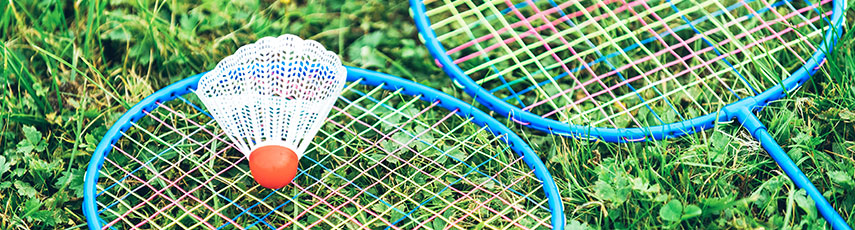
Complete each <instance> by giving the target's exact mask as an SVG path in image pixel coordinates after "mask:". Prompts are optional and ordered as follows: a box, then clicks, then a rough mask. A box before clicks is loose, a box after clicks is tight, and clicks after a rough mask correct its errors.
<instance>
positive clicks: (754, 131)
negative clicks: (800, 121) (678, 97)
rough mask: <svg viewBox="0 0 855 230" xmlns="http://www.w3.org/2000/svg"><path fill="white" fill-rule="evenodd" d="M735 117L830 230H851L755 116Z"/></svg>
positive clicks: (741, 112) (739, 114)
mask: <svg viewBox="0 0 855 230" xmlns="http://www.w3.org/2000/svg"><path fill="white" fill-rule="evenodd" d="M735 115H736V119H737V120H739V122H740V123H742V125H743V126H744V127H745V128H746V129H748V131H749V132H751V135H752V136H754V138H756V139H757V140H758V141H760V145H762V146H763V149H765V150H766V152H768V153H769V155H770V156H772V159H774V160H775V162H776V163H778V166H779V167H781V169H783V170H784V173H786V174H787V176H789V177H790V180H792V181H793V183H794V184H796V186H798V187H799V188H802V189H804V190H805V191H807V194H808V195H809V196H810V198H811V199H813V201H814V202H815V203H816V209H818V210H819V213H820V214H822V217H824V218H825V220H826V221H828V223H829V224H831V228H832V229H835V230H852V228H851V227H849V224H847V223H846V220H844V219H843V217H841V216H840V214H838V213H837V211H836V210H834V207H832V206H831V204H830V203H828V200H826V199H825V197H824V196H822V193H820V192H819V190H817V189H816V186H814V185H813V183H811V182H810V179H808V178H807V176H805V174H804V173H803V172H802V170H800V169H799V167H798V166H796V163H795V162H793V160H792V159H790V157H789V156H787V153H786V152H784V149H782V148H781V146H780V145H778V143H777V142H775V139H773V138H772V135H769V131H767V130H766V126H764V125H763V123H760V119H758V118H757V116H755V115H754V114H753V113H751V111H750V110H748V109H747V108H744V109H740V110H738V111H737V114H735Z"/></svg>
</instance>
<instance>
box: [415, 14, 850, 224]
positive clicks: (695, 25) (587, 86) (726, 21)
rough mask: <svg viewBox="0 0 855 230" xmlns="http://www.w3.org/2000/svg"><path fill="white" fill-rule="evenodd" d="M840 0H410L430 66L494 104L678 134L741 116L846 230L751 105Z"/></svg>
mask: <svg viewBox="0 0 855 230" xmlns="http://www.w3.org/2000/svg"><path fill="white" fill-rule="evenodd" d="M843 4H844V1H843V0H815V1H801V0H724V1H721V0H663V1H648V0H583V1H555V0H513V1H512V0H496V1H476V0H459V1H452V0H410V5H411V10H412V13H413V17H414V19H415V22H416V25H417V26H418V29H419V31H420V35H421V37H422V38H423V40H424V43H425V45H426V46H427V48H428V49H429V51H430V53H431V54H432V55H433V56H434V57H435V58H436V61H437V64H438V65H440V66H441V67H442V69H443V70H444V71H445V72H446V73H447V74H448V75H450V76H451V78H452V79H453V80H454V82H455V83H456V84H458V85H459V86H460V87H462V88H463V90H464V91H466V92H467V93H469V94H470V95H472V96H473V97H475V98H476V100H478V102H480V103H481V104H484V105H486V106H487V107H489V108H490V109H491V110H493V111H496V112H498V113H499V114H501V115H503V116H506V117H509V118H510V119H512V120H513V121H515V122H517V123H520V124H522V125H526V126H528V127H531V128H533V129H536V130H541V131H544V132H547V133H550V134H556V135H562V136H572V137H577V138H582V139H599V140H605V141H609V142H630V141H643V140H659V139H667V138H674V137H678V136H682V135H687V134H691V133H694V132H698V131H702V130H705V129H709V128H712V127H714V126H715V125H716V123H717V122H726V121H731V120H734V119H735V120H737V121H739V123H740V124H742V126H744V127H745V128H746V129H747V130H748V131H749V132H750V133H751V134H752V135H753V136H754V137H755V138H756V139H758V140H759V141H760V143H761V145H762V146H763V148H764V149H766V151H767V152H768V153H769V154H770V155H771V156H772V158H773V159H774V160H775V162H777V163H778V165H779V166H780V167H781V168H782V169H783V171H784V172H785V173H786V174H787V175H788V176H789V177H790V179H792V180H793V182H794V183H795V184H796V185H797V186H798V187H800V188H803V189H805V190H806V191H807V193H808V194H809V195H810V197H811V198H813V200H814V201H815V202H816V204H817V208H818V209H819V212H820V213H821V214H822V215H823V217H825V219H826V220H828V222H829V223H830V224H831V226H832V227H834V228H835V229H850V228H849V226H848V225H847V224H846V222H845V221H844V220H843V218H841V217H840V215H839V214H838V213H837V212H836V211H835V210H834V209H833V208H832V207H831V205H830V204H829V203H828V201H826V199H825V197H823V196H822V194H821V193H820V192H819V191H818V190H817V189H816V188H815V186H814V185H813V184H811V182H810V181H809V180H808V178H807V177H806V176H805V175H804V173H802V172H801V171H800V170H799V168H798V167H797V166H796V165H795V163H793V161H792V160H791V159H790V158H789V157H788V156H787V155H786V154H785V152H784V151H783V149H781V147H780V146H779V145H778V144H777V143H776V142H775V140H773V139H772V137H771V136H770V135H769V133H768V131H767V130H766V128H765V127H764V126H763V124H762V123H761V122H760V120H759V119H758V118H757V117H756V116H755V115H754V114H753V112H754V111H757V110H758V109H760V108H762V107H764V106H766V105H768V104H769V103H770V102H772V101H775V100H777V99H780V98H783V97H784V96H786V95H788V94H790V93H792V92H793V91H794V90H796V89H797V88H799V86H801V85H802V84H804V83H805V81H807V80H808V79H809V78H810V76H811V75H813V74H814V73H815V72H816V71H817V70H818V69H819V66H820V65H821V64H822V63H823V61H824V60H825V53H826V52H827V51H829V50H830V49H831V48H832V47H834V45H835V44H836V41H837V40H836V39H837V37H839V36H840V33H841V32H842V31H841V25H842V23H843V9H844V6H843Z"/></svg>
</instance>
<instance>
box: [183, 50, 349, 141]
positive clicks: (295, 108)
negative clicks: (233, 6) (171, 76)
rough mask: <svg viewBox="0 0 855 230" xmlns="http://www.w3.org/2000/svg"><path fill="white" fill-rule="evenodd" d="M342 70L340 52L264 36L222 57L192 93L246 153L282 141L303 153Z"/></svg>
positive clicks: (342, 75)
mask: <svg viewBox="0 0 855 230" xmlns="http://www.w3.org/2000/svg"><path fill="white" fill-rule="evenodd" d="M346 75H347V74H346V71H345V68H344V66H342V64H341V60H340V59H339V58H338V56H336V54H335V53H333V52H331V51H328V50H326V49H325V48H324V47H323V46H322V45H321V44H319V43H317V42H315V41H312V40H302V39H300V38H299V37H297V36H294V35H282V36H279V37H275V38H274V37H265V38H262V39H260V40H258V41H257V42H256V43H253V44H249V45H245V46H243V47H241V48H239V49H238V50H237V51H236V52H235V54H233V55H231V56H228V57H226V58H225V59H223V60H222V61H220V63H218V64H217V66H216V67H215V68H214V70H212V71H210V72H208V73H207V74H205V75H204V76H202V78H201V79H200V80H199V88H198V89H197V91H196V93H197V95H198V96H199V99H200V100H201V101H202V103H203V104H205V106H206V107H207V108H208V110H209V111H210V112H211V116H213V117H214V119H215V120H216V122H217V124H218V125H219V126H220V127H221V128H222V129H223V130H224V132H225V133H226V135H227V136H228V137H229V138H230V140H231V141H232V142H233V143H234V144H235V146H236V147H237V148H238V149H239V150H240V151H241V152H243V153H244V154H245V155H246V156H249V154H250V153H251V152H252V151H253V150H255V149H257V148H259V147H262V146H267V145H280V146H284V147H287V148H290V149H291V150H293V151H294V152H295V153H296V154H297V156H298V157H302V156H303V153H304V152H305V151H306V149H307V148H308V145H309V144H310V143H311V140H312V138H314V136H315V134H317V132H318V130H319V129H320V127H321V126H322V124H323V122H324V120H326V117H327V115H328V114H329V111H330V109H332V105H333V103H334V102H335V101H336V98H337V97H338V96H339V95H340V94H341V90H342V88H343V87H344V83H345V78H346Z"/></svg>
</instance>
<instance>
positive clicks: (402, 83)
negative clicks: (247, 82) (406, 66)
mask: <svg viewBox="0 0 855 230" xmlns="http://www.w3.org/2000/svg"><path fill="white" fill-rule="evenodd" d="M347 71H348V82H349V83H348V84H347V85H346V86H345V89H344V91H343V94H342V97H340V98H339V101H337V103H336V106H335V107H334V109H333V111H332V112H331V114H330V116H329V117H328V122H327V124H326V125H325V127H324V128H323V129H322V131H321V132H319V133H318V138H316V139H315V141H314V142H315V144H313V145H312V146H311V147H310V149H309V150H308V151H307V152H306V155H305V156H304V157H303V159H301V163H300V166H299V167H300V169H299V172H298V175H297V177H296V178H295V179H294V182H293V183H292V184H293V186H291V185H289V187H286V188H283V189H279V190H269V189H264V188H262V187H260V186H259V185H257V184H255V183H254V182H252V179H251V176H250V174H249V169H248V166H247V164H246V163H245V161H246V159H245V157H244V156H243V155H242V154H241V153H239V151H237V150H236V149H235V148H234V146H233V145H230V143H229V141H228V138H227V137H226V136H225V135H224V133H222V131H221V130H218V129H217V126H216V123H215V122H214V121H213V120H212V119H211V118H210V115H209V114H207V112H206V111H205V110H204V109H202V108H203V107H202V105H201V103H199V102H198V101H197V99H195V98H194V97H195V96H194V95H193V94H194V93H193V92H194V90H195V87H196V83H197V82H198V80H199V79H200V77H201V76H202V74H199V75H195V76H192V77H189V78H187V79H184V80H182V81H179V82H176V83H174V84H172V85H170V86H167V87H165V88H163V89H161V90H159V91H157V92H155V93H154V94H152V95H150V96H148V97H146V98H145V99H144V100H142V101H141V102H139V103H137V104H136V105H135V106H133V107H132V108H131V109H129V110H128V112H126V113H125V114H124V115H123V116H122V117H121V118H119V120H118V121H117V122H116V123H115V124H114V125H113V126H112V127H111V128H110V129H109V131H108V132H107V134H106V135H105V137H104V138H103V139H102V140H101V142H100V143H99V145H98V147H97V148H96V150H95V152H94V153H93V156H92V158H91V160H90V162H89V166H88V168H87V172H86V175H85V189H84V202H83V210H84V214H85V215H86V217H87V222H88V224H89V227H90V229H104V228H110V229H121V228H133V227H141V228H216V229H222V228H233V229H244V228H250V227H253V226H254V227H258V228H274V229H282V228H285V227H301V228H331V227H332V228H377V227H385V228H387V229H388V228H393V229H400V228H407V229H410V228H425V227H436V226H442V225H443V224H445V226H447V227H456V228H464V227H465V226H467V224H471V223H473V222H481V221H483V224H486V225H488V226H489V225H499V224H502V225H504V224H508V225H510V226H515V227H517V228H561V227H563V226H564V214H563V213H564V212H563V207H562V204H561V202H560V199H559V196H558V191H557V187H556V186H555V183H554V181H553V180H552V177H551V176H550V174H549V172H548V171H547V170H546V168H545V167H544V165H543V163H542V162H541V161H540V158H539V157H537V155H536V154H535V153H534V152H533V150H532V149H531V148H530V147H529V146H528V145H527V144H526V143H525V142H524V141H523V140H522V139H521V138H520V137H519V136H517V135H515V134H514V133H513V132H511V131H510V130H509V129H508V128H507V127H505V126H503V125H502V124H501V123H499V122H498V121H497V120H495V119H493V118H491V117H490V116H488V115H487V114H486V113H484V112H482V111H480V110H478V109H477V108H474V107H473V106H472V105H470V104H468V103H465V102H462V101H460V100H458V99H455V98H453V97H451V96H449V95H447V94H444V93H441V92H439V91H438V90H435V89H431V88H428V87H426V86H422V85H419V84H417V83H414V82H411V81H408V80H404V79H400V78H397V77H394V76H390V75H386V74H381V73H377V72H373V71H367V70H362V69H357V68H351V67H348V68H347ZM330 130H332V131H330ZM408 137H410V138H409V139H408ZM167 138H179V139H180V140H179V141H175V142H168V141H161V140H163V139H167ZM490 148H495V149H496V151H495V152H490V151H491V150H490ZM170 155H171V156H170ZM440 162H442V163H440ZM443 163H444V164H443ZM445 164H448V165H445ZM446 166H448V167H446ZM360 172H361V173H360ZM384 173H385V174H384ZM415 185H418V186H415ZM405 189H406V190H405ZM499 206H501V208H497V207H499ZM387 226H391V227H387Z"/></svg>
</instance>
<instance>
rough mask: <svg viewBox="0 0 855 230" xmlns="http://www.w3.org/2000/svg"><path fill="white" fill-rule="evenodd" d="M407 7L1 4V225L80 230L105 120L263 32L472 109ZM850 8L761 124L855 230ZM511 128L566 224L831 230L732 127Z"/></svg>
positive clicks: (854, 15) (374, 0)
mask: <svg viewBox="0 0 855 230" xmlns="http://www.w3.org/2000/svg"><path fill="white" fill-rule="evenodd" d="M848 5H849V6H852V5H855V2H853V1H851V0H850V1H849V4H848ZM407 10H408V6H407V3H406V2H404V1H398V2H393V3H388V2H385V1H380V0H365V1H353V2H351V1H347V2H345V1H343V0H338V1H300V0H293V1H287V0H283V1H236V2H232V3H219V2H218V3H196V2H194V3H185V2H184V1H178V0H170V1H144V0H138V1H136V0H124V1H123V0H112V1H51V0H46V1H39V2H31V1H3V2H0V37H2V39H0V41H2V43H0V60H2V67H0V69H1V70H2V74H0V85H2V89H0V151H2V155H0V229H43V228H81V227H85V217H84V216H83V215H82V213H81V210H80V209H81V202H82V200H83V198H82V188H83V187H82V186H83V181H82V178H83V173H84V171H85V168H86V163H87V162H88V160H89V157H90V156H91V153H92V151H93V150H94V148H95V145H96V144H97V142H98V141H99V140H100V138H101V137H102V136H103V135H104V133H105V132H106V131H107V129H108V128H109V126H110V125H111V124H112V123H113V122H115V120H116V119H117V118H118V117H119V116H121V115H122V114H123V113H124V111H126V110H127V109H128V108H129V107H130V106H132V105H133V104H134V103H136V102H138V101H140V100H141V99H142V98H143V97H145V96H146V95H149V94H150V93H152V92H154V91H156V90H157V89H159V88H161V87H163V86H166V85H168V84H170V83H172V82H175V81H177V80H180V79H182V78H184V77H187V76H190V75H193V74H196V73H199V72H203V71H205V70H208V69H211V68H213V67H214V65H216V63H217V61H218V60H220V59H221V58H223V57H225V56H226V55H228V54H230V53H232V52H233V51H234V50H235V49H237V47H239V46H241V45H244V44H248V43H251V42H253V41H255V40H257V39H258V38H261V37H264V36H276V35H280V34H283V33H291V34H297V35H299V36H300V37H303V38H309V39H315V40H318V41H320V42H321V43H322V44H324V45H325V46H326V47H327V48H328V49H330V50H333V51H335V52H337V53H338V54H340V55H341V56H342V57H343V60H344V62H345V64H347V65H352V66H357V67H363V68H369V69H373V70H378V71H381V72H386V73H390V74H393V75H397V76H402V77H405V78H408V79H413V80H415V81H417V82H419V83H422V84H426V85H428V86H431V87H435V88H441V89H442V90H443V91H444V92H447V93H449V94H451V95H453V96H458V97H463V98H466V99H465V100H471V99H469V98H468V97H466V96H465V95H462V93H461V92H460V90H457V89H455V88H450V87H447V86H448V85H450V81H449V80H448V78H447V77H446V76H445V75H444V74H443V73H442V71H441V70H440V69H439V68H437V67H436V66H435V65H434V63H433V59H432V58H431V57H430V55H429V54H428V53H427V50H426V49H425V48H424V47H422V46H421V43H420V42H419V41H418V37H417V30H416V28H415V26H414V25H413V24H412V20H411V19H410V16H409V14H408V13H407ZM848 12H849V16H848V20H847V21H848V25H847V26H848V28H846V30H847V31H846V32H847V34H846V37H844V38H842V39H841V40H840V41H841V42H840V44H839V46H838V47H837V48H836V49H835V52H834V53H832V54H830V55H829V56H830V59H829V62H828V63H827V64H826V65H825V66H824V68H823V69H822V71H821V72H820V74H818V75H816V76H814V77H813V78H812V80H811V81H809V82H808V83H807V84H806V86H805V87H804V88H803V89H801V90H800V91H798V93H796V94H794V95H791V96H789V97H787V98H786V99H784V100H780V101H777V102H775V103H773V104H772V105H771V106H769V107H768V108H766V109H765V110H763V111H762V112H761V113H760V117H761V120H762V121H763V122H764V123H766V124H767V125H768V126H769V129H770V131H771V133H772V135H773V136H774V137H775V138H776V139H777V140H779V142H780V143H781V145H782V146H784V148H785V149H787V150H789V154H790V156H791V157H792V158H794V160H795V161H796V162H797V163H798V165H799V167H801V168H802V169H803V170H804V171H805V173H806V174H807V175H808V176H809V177H810V178H811V180H812V181H813V182H814V183H815V184H816V185H817V187H818V188H819V189H820V190H821V191H824V192H825V194H826V197H828V198H829V201H830V202H831V203H832V204H833V205H834V206H835V207H836V208H837V210H838V211H840V213H841V215H843V216H844V218H846V219H848V220H849V223H850V224H855V182H853V181H855V31H853V30H852V29H855V28H853V27H852V24H853V23H855V10H851V9H850V10H848ZM515 130H516V131H518V133H522V134H523V135H522V136H524V138H526V139H528V140H529V141H530V143H531V145H532V146H533V147H534V149H535V150H536V151H537V152H538V154H540V155H541V156H542V158H543V160H544V162H546V164H547V166H548V168H549V169H550V170H551V172H552V174H553V175H554V176H555V178H556V182H557V183H558V185H559V189H560V190H561V196H562V198H563V201H564V205H565V209H566V215H567V218H568V224H569V225H573V226H589V227H593V228H603V229H612V228H639V227H644V228H685V229H695V228H736V229H757V228H768V229H777V228H783V227H788V228H795V229H814V228H818V227H823V226H825V222H824V220H823V219H822V218H821V217H820V216H819V215H818V213H816V211H815V210H814V209H813V204H812V202H810V201H809V200H807V198H806V196H805V195H804V193H803V192H800V191H798V190H797V189H795V188H794V186H793V184H792V183H791V182H790V181H789V180H788V178H787V177H786V176H785V175H784V174H783V173H782V172H781V171H780V170H779V169H778V167H777V166H776V165H775V163H774V161H772V160H771V158H769V157H768V155H767V154H766V153H765V152H764V151H763V150H762V149H761V148H760V147H759V143H758V142H756V141H755V140H753V139H752V138H751V137H750V135H749V134H748V133H747V132H745V131H744V130H743V129H741V128H740V127H738V125H735V124H731V125H723V126H721V127H719V128H716V129H714V130H709V131H706V132H703V133H700V134H696V135H691V136H688V137H683V138H679V139H673V140H666V141H659V142H645V143H632V144H612V143H602V142H585V141H577V140H573V139H563V138H558V137H553V136H546V135H543V134H542V133H538V132H533V131H531V130H530V129H527V128H523V127H516V128H515ZM675 211H676V212H675Z"/></svg>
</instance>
